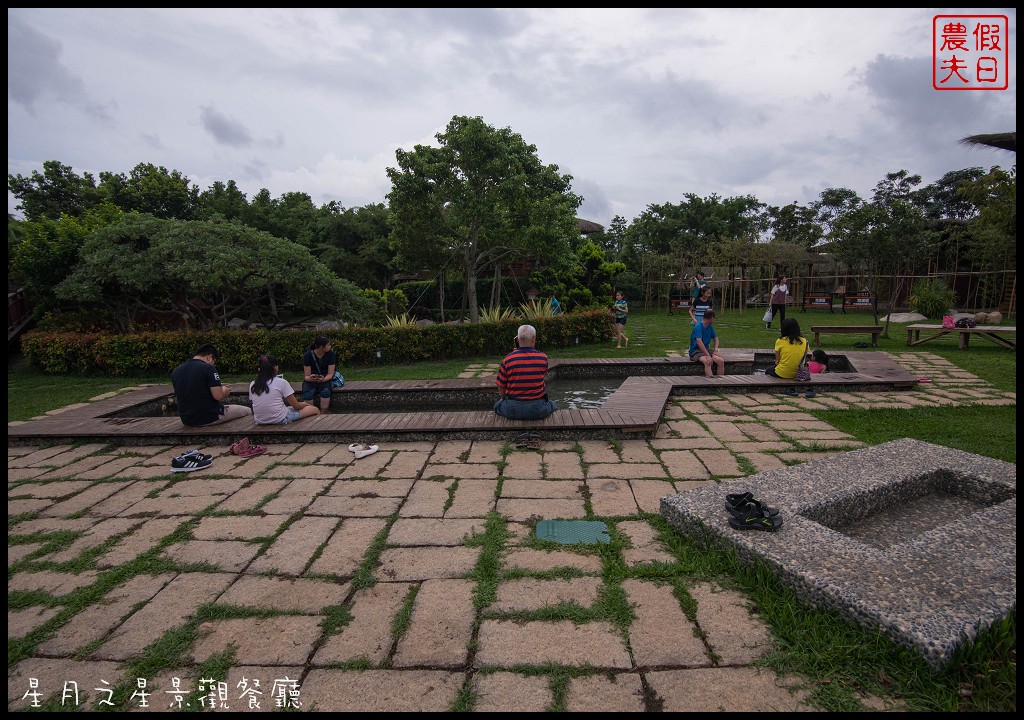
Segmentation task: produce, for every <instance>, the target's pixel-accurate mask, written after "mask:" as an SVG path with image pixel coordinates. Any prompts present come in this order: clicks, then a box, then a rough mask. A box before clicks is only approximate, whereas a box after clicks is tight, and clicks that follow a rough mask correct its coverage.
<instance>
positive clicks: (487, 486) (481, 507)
mask: <svg viewBox="0 0 1024 720" xmlns="http://www.w3.org/2000/svg"><path fill="white" fill-rule="evenodd" d="M420 482H423V481H422V480H420V481H418V482H417V484H418V483H420ZM497 489H498V481H497V480H486V479H469V478H467V479H461V480H459V484H458V487H457V488H456V489H455V498H454V499H453V500H452V504H451V507H449V508H448V509H447V510H445V513H444V517H445V518H473V517H485V516H486V515H487V514H488V513H490V512H491V511H492V510H493V509H494V505H495V492H497Z"/></svg>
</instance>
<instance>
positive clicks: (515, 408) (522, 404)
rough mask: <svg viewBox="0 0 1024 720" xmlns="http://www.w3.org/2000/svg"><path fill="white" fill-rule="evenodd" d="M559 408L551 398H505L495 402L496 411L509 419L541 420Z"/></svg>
mask: <svg viewBox="0 0 1024 720" xmlns="http://www.w3.org/2000/svg"><path fill="white" fill-rule="evenodd" d="M555 410H557V408H556V407H555V404H554V403H553V402H551V401H550V400H544V399H543V398H541V399H540V400H512V399H510V398H505V399H504V400H499V401H498V402H496V403H494V412H496V413H498V414H499V415H501V416H502V417H507V418H508V419H509V420H540V419H542V418H546V417H547V416H548V415H550V414H551V413H553V412H554V411H555Z"/></svg>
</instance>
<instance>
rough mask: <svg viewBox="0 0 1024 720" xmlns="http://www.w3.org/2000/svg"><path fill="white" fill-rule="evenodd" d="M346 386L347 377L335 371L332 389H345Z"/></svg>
mask: <svg viewBox="0 0 1024 720" xmlns="http://www.w3.org/2000/svg"><path fill="white" fill-rule="evenodd" d="M344 385H345V376H344V375H342V374H341V373H340V372H338V371H337V370H335V371H334V377H332V378H331V387H332V388H339V387H344Z"/></svg>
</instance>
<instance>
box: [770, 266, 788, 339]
mask: <svg viewBox="0 0 1024 720" xmlns="http://www.w3.org/2000/svg"><path fill="white" fill-rule="evenodd" d="M788 294H789V286H788V285H786V276H785V275H779V277H777V278H776V279H775V285H773V286H772V299H771V304H772V319H771V320H769V321H768V322H766V323H765V324H764V327H765V329H766V330H770V329H771V327H772V320H774V319H775V316H776V315H778V316H779V322H782V321H783V320H785V319H786V296H787V295H788Z"/></svg>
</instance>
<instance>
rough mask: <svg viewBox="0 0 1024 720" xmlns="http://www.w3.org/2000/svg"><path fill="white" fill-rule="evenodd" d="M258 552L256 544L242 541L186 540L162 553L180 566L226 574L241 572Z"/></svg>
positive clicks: (165, 549) (258, 547)
mask: <svg viewBox="0 0 1024 720" xmlns="http://www.w3.org/2000/svg"><path fill="white" fill-rule="evenodd" d="M259 551H260V545H259V544H258V543H248V542H244V541H242V540H186V541H185V542H180V543H174V544H173V545H168V546H167V547H165V548H164V550H163V553H164V554H165V555H166V556H167V557H169V558H170V559H171V560H173V561H174V562H175V563H177V564H178V565H180V566H188V565H208V566H210V567H214V568H217V569H218V570H224V571H227V572H241V571H242V570H243V569H245V567H246V566H247V565H248V564H249V563H250V562H251V561H252V559H253V558H254V557H256V553H258V552H259Z"/></svg>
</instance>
